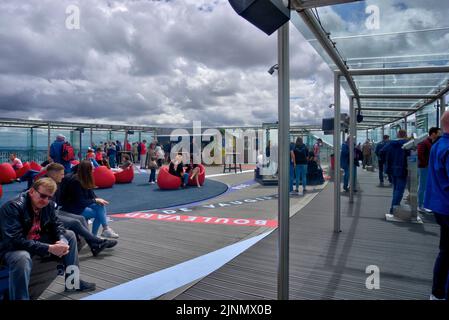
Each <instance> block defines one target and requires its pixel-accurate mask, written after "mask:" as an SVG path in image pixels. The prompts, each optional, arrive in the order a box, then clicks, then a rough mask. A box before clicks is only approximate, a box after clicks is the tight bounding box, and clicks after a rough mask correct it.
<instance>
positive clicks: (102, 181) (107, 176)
mask: <svg viewBox="0 0 449 320" xmlns="http://www.w3.org/2000/svg"><path fill="white" fill-rule="evenodd" d="M93 177H94V183H95V185H96V186H97V187H98V188H111V187H112V186H113V185H114V183H115V175H114V173H113V172H112V170H110V169H108V168H107V167H104V166H100V167H98V168H95V169H94V172H93Z"/></svg>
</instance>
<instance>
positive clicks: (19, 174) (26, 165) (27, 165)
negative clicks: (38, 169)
mask: <svg viewBox="0 0 449 320" xmlns="http://www.w3.org/2000/svg"><path fill="white" fill-rule="evenodd" d="M30 170H31V167H30V163H29V162H25V163H24V164H23V167H22V168H20V169H19V170H16V179H18V178H20V177H22V176H23V175H24V174H25V173H27V172H28V171H30Z"/></svg>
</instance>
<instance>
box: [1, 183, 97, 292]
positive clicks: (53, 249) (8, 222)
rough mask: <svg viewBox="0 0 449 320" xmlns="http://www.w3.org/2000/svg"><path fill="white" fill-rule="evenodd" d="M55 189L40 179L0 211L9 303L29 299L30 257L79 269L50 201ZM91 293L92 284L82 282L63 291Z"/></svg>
mask: <svg viewBox="0 0 449 320" xmlns="http://www.w3.org/2000/svg"><path fill="white" fill-rule="evenodd" d="M56 189H57V186H56V183H55V182H54V181H53V180H52V179H51V178H42V179H39V180H37V181H36V182H34V184H33V186H32V187H31V188H30V190H29V191H27V192H24V193H22V194H20V195H19V196H18V197H17V198H15V199H13V200H10V201H8V202H6V203H5V204H4V205H3V206H2V207H1V208H0V230H1V232H0V261H2V260H3V262H4V263H5V264H6V266H8V268H9V298H10V299H11V300H28V299H29V298H30V297H29V291H28V285H29V282H30V276H31V269H32V266H33V262H35V261H34V259H32V258H33V256H47V255H52V256H54V257H58V258H62V260H63V263H64V266H65V267H66V268H67V267H68V266H71V267H72V268H73V267H76V268H78V266H79V263H78V250H77V242H76V238H75V234H74V233H73V232H72V231H70V230H65V229H64V227H63V226H62V224H61V222H60V221H59V219H58V218H57V215H56V213H55V205H54V203H53V201H52V200H51V199H52V197H53V195H54V193H55V192H56ZM78 270H79V269H78ZM68 276H70V275H68V274H66V278H67V277H68ZM92 290H95V284H94V283H89V282H86V281H83V280H79V283H77V284H74V286H71V287H70V288H69V287H66V291H92Z"/></svg>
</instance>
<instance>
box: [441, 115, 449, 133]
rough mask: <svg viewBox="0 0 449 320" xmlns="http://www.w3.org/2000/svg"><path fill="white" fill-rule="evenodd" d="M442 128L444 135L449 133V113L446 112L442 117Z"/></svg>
mask: <svg viewBox="0 0 449 320" xmlns="http://www.w3.org/2000/svg"><path fill="white" fill-rule="evenodd" d="M441 127H442V128H443V131H444V133H449V111H445V112H444V113H443V115H442V116H441Z"/></svg>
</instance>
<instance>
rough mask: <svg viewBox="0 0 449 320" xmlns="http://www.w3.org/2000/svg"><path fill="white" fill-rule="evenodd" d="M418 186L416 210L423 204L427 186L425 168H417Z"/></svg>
mask: <svg viewBox="0 0 449 320" xmlns="http://www.w3.org/2000/svg"><path fill="white" fill-rule="evenodd" d="M418 176H419V186H418V208H419V207H422V205H423V203H424V196H425V194H426V184H427V168H418Z"/></svg>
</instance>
